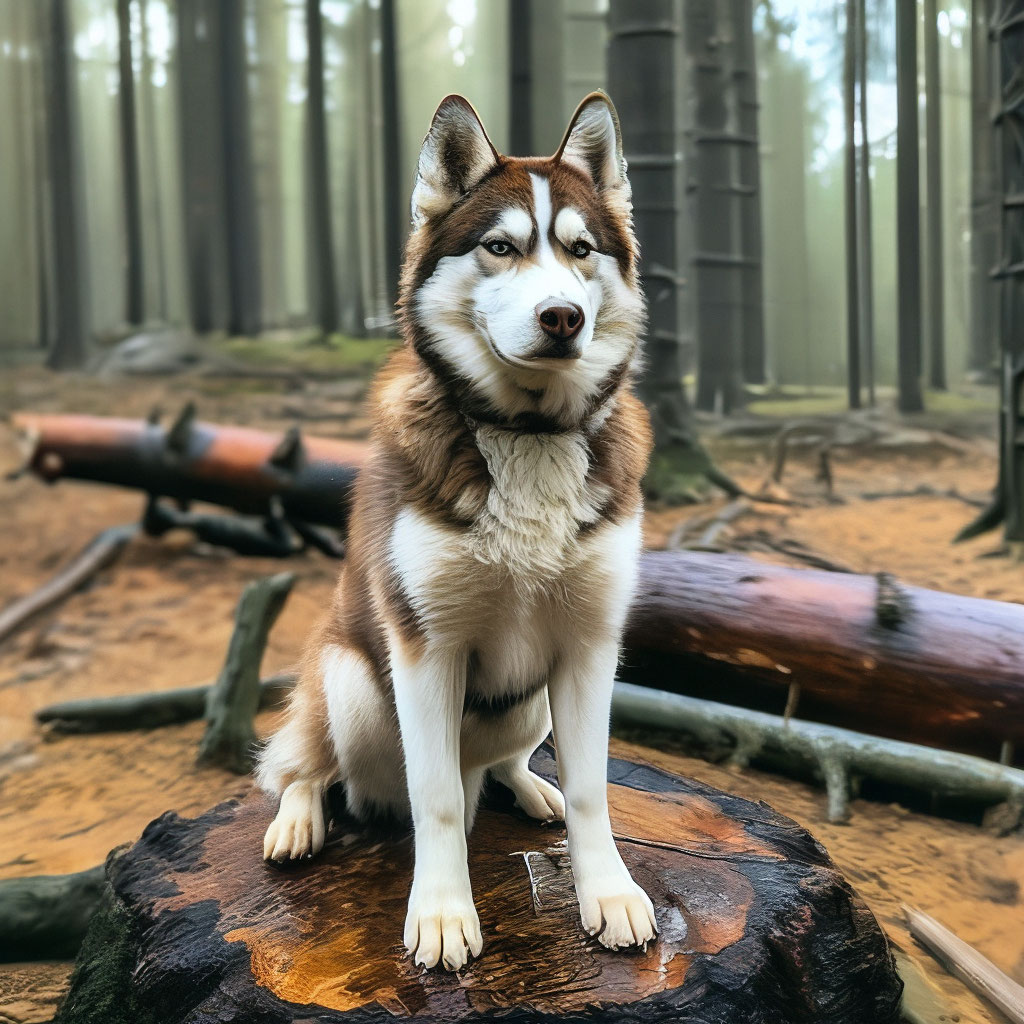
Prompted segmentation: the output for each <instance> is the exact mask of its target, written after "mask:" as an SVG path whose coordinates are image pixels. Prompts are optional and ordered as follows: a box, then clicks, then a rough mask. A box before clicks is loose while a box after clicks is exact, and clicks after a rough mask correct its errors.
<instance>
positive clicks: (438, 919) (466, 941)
mask: <svg viewBox="0 0 1024 1024" xmlns="http://www.w3.org/2000/svg"><path fill="white" fill-rule="evenodd" d="M405 948H406V949H407V950H409V953H410V954H411V955H412V959H413V963H414V964H417V965H422V966H423V967H434V966H436V965H437V964H438V963H439V962H440V963H441V964H443V965H444V966H445V967H446V968H447V969H448V970H449V971H458V970H461V969H462V968H463V967H465V966H466V961H467V960H468V959H469V956H470V954H472V955H473V956H479V955H480V951H481V950H482V949H483V948H484V941H483V938H482V937H481V935H480V919H479V918H478V917H477V914H476V907H474V906H473V899H472V896H470V897H468V898H462V897H458V896H456V895H455V894H453V893H449V894H447V895H446V896H440V897H435V898H433V899H430V898H421V897H419V896H418V895H417V893H416V889H415V886H414V887H413V892H412V895H411V896H410V897H409V913H408V914H407V916H406V918H405Z"/></svg>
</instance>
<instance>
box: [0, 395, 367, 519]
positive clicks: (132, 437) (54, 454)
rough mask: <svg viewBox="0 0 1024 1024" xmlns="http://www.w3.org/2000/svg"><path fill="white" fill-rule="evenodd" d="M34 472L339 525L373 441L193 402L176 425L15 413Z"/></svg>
mask: <svg viewBox="0 0 1024 1024" xmlns="http://www.w3.org/2000/svg"><path fill="white" fill-rule="evenodd" d="M12 423H13V426H14V427H15V429H16V430H17V431H19V433H20V434H21V435H22V437H23V438H24V441H25V448H26V459H25V466H24V468H25V469H26V470H29V471H31V472H33V473H35V474H36V475H37V476H39V477H41V478H42V479H43V480H46V481H49V482H52V481H55V480H60V479H76V480H89V481H93V482H96V483H105V484H115V485H117V486H120V487H129V488H132V489H134V490H140V491H144V492H145V493H147V494H150V495H159V496H162V497H166V498H174V499H176V500H177V501H179V502H183V503H188V502H191V501H205V502H210V503H211V504H214V505H221V506H224V507H225V508H231V509H234V510H235V511H236V512H242V513H245V514H248V515H260V516H265V515H271V514H274V513H276V512H277V507H276V505H275V499H277V500H278V501H279V503H280V511H281V512H282V513H283V515H284V516H285V517H286V518H287V519H294V520H298V521H301V522H306V523H319V524H321V525H324V526H340V525H342V524H343V523H344V521H345V517H346V514H347V508H348V501H349V497H350V494H351V489H352V484H353V482H354V481H355V477H356V473H357V471H358V469H359V467H360V466H361V465H362V463H363V460H364V458H365V453H366V447H365V445H363V444H361V443H359V442H355V441H341V440H331V439H327V438H322V437H303V436H302V435H301V434H300V433H299V431H298V430H297V429H292V430H290V431H288V432H286V433H285V434H284V435H280V434H272V433H268V432H266V431H262V430H251V429H249V428H246V427H227V426H219V425H217V424H213V423H203V422H200V421H198V420H196V418H195V409H194V408H193V407H192V406H191V405H189V406H186V407H185V409H184V410H182V412H181V414H180V415H179V416H178V418H177V420H175V422H174V423H172V424H171V425H170V426H169V427H168V428H166V429H165V428H164V427H162V426H161V425H160V424H159V423H155V422H149V421H146V420H129V419H114V418H110V417H104V416H68V415H52V416H51V415H48V416H44V415H35V414H32V413H16V414H15V415H14V416H13V417H12Z"/></svg>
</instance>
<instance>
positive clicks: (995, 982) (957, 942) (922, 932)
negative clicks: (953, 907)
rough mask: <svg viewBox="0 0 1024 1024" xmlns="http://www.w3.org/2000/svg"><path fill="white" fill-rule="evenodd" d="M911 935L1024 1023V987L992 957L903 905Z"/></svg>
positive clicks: (971, 986)
mask: <svg viewBox="0 0 1024 1024" xmlns="http://www.w3.org/2000/svg"><path fill="white" fill-rule="evenodd" d="M903 914H904V916H905V917H906V919H907V927H908V928H909V929H910V934H911V935H913V936H914V938H915V939H917V941H918V942H920V943H921V944H922V945H923V946H925V947H926V948H927V949H928V950H929V951H930V952H931V953H932V954H933V955H934V956H935V957H936V958H937V959H938V960H939V961H940V962H941V963H942V965H943V966H944V967H945V968H946V969H947V970H948V971H949V972H950V973H951V974H953V975H955V976H956V977H957V978H959V979H960V980H961V981H962V982H963V983H964V984H965V985H966V986H967V987H968V988H969V989H970V990H971V991H972V992H975V993H976V994H977V995H980V996H982V997H983V998H984V999H987V1000H988V1001H989V1002H990V1003H992V1005H993V1006H996V1007H998V1008H999V1010H1001V1011H1002V1012H1003V1013H1004V1014H1005V1015H1006V1016H1007V1017H1008V1018H1009V1020H1010V1021H1012V1024H1024V988H1022V987H1021V986H1020V985H1018V984H1017V982H1015V981H1014V980H1013V979H1012V978H1010V977H1008V976H1007V975H1006V974H1004V973H1003V972H1002V971H1001V970H999V968H998V967H996V965H995V964H994V963H992V961H991V960H989V959H988V958H987V957H984V956H982V955H981V953H979V952H978V951H977V950H976V949H975V948H974V947H973V946H970V945H968V944H967V943H966V942H964V941H963V939H960V938H958V937H957V936H956V935H954V934H953V933H952V932H951V931H950V930H949V929H948V928H946V927H945V926H944V925H941V924H939V922H938V921H936V920H935V918H934V917H929V916H928V914H925V913H922V911H920V910H917V909H915V908H914V907H908V906H907V905H906V904H904V905H903Z"/></svg>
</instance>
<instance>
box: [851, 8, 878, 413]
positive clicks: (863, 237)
mask: <svg viewBox="0 0 1024 1024" xmlns="http://www.w3.org/2000/svg"><path fill="white" fill-rule="evenodd" d="M853 2H855V3H856V5H857V35H858V40H857V79H858V83H859V98H860V107H859V116H860V164H859V169H858V174H857V248H858V251H859V253H860V265H859V273H860V337H861V358H862V366H863V369H864V377H865V381H864V382H865V384H866V385H867V389H868V404H869V405H872V406H873V405H874V404H875V286H874V253H873V251H872V245H873V241H872V235H873V232H872V226H871V143H870V141H869V140H870V136H869V135H868V18H867V4H866V0H853Z"/></svg>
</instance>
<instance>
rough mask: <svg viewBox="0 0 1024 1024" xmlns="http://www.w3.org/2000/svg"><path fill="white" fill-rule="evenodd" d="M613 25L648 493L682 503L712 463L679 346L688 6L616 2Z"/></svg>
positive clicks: (612, 79)
mask: <svg viewBox="0 0 1024 1024" xmlns="http://www.w3.org/2000/svg"><path fill="white" fill-rule="evenodd" d="M608 27H609V44H608V88H609V91H610V92H611V94H612V96H614V98H615V103H616V105H617V108H618V112H619V118H620V121H621V123H622V132H623V146H624V149H625V154H626V160H627V162H628V164H629V177H630V183H631V185H632V188H633V215H634V220H635V224H636V232H637V237H638V238H639V240H640V251H641V258H642V262H641V266H640V277H641V281H642V284H643V288H644V292H645V293H646V295H647V302H648V320H647V333H646V336H645V338H644V353H645V356H646V366H645V369H644V373H643V375H642V377H641V379H640V381H639V392H640V396H641V398H642V399H643V401H644V403H645V404H646V405H647V408H648V410H649V411H650V414H651V419H652V422H653V425H654V437H655V453H654V458H653V460H652V466H651V472H650V474H649V475H648V479H647V486H648V488H649V490H650V491H651V493H652V494H655V495H657V496H659V497H661V498H663V499H665V500H669V501H672V500H683V499H684V497H685V492H686V491H687V490H688V489H690V488H692V487H693V485H694V480H695V478H697V477H699V476H700V475H702V474H703V473H704V472H705V471H706V470H707V468H708V465H709V463H708V460H707V456H706V455H705V453H704V451H703V449H702V448H701V447H700V444H699V442H698V440H697V431H696V426H695V423H694V417H693V410H692V408H691V406H690V403H689V401H688V400H687V396H686V391H685V389H684V386H683V366H682V359H681V346H680V305H681V294H680V293H681V291H682V289H683V287H684V281H683V272H682V258H681V257H682V253H681V252H680V239H681V236H682V231H681V223H680V222H681V220H682V219H683V217H684V211H683V209H682V199H681V197H682V195H683V168H682V166H681V163H680V158H679V140H680V135H681V124H682V111H681V109H680V104H681V96H682V89H681V88H680V79H681V77H682V68H681V61H682V53H681V46H680V41H679V37H680V32H681V29H682V24H681V4H680V0H651V2H650V3H647V4H645V5H644V6H643V7H642V8H638V7H637V6H636V5H635V4H634V3H632V2H630V0H611V4H610V7H609V11H608Z"/></svg>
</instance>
